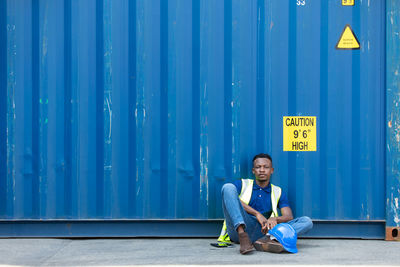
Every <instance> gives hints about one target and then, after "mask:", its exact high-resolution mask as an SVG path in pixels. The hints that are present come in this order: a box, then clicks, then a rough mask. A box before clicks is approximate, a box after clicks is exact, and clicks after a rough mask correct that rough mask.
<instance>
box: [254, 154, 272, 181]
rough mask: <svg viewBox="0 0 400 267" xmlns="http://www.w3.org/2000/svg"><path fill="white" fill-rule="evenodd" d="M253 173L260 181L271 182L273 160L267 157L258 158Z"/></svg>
mask: <svg viewBox="0 0 400 267" xmlns="http://www.w3.org/2000/svg"><path fill="white" fill-rule="evenodd" d="M253 173H254V175H255V176H256V180H257V181H259V182H269V179H270V177H271V174H273V173H274V168H272V162H271V161H270V160H269V159H266V158H258V159H256V160H255V161H254V163H253Z"/></svg>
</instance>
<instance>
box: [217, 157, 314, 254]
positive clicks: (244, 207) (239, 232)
mask: <svg viewBox="0 0 400 267" xmlns="http://www.w3.org/2000/svg"><path fill="white" fill-rule="evenodd" d="M273 173H274V168H273V167H272V158H271V156H270V155H268V154H258V155H256V156H255V157H254V158H253V174H254V176H255V177H256V179H255V180H253V179H241V180H238V181H236V182H235V183H233V184H232V183H227V184H225V185H224V186H223V187H222V206H223V211H224V216H225V222H224V226H223V229H222V231H221V235H220V237H219V238H218V241H220V242H225V241H229V240H232V241H234V242H239V243H240V253H242V254H247V253H249V252H251V251H253V250H254V246H253V243H254V242H255V241H257V240H259V241H258V242H276V241H274V240H269V235H268V230H270V229H272V228H274V227H275V226H276V225H277V224H279V223H286V222H287V223H288V224H290V225H291V226H292V227H293V228H294V230H295V231H296V233H297V235H302V234H304V233H306V232H307V231H309V230H310V229H311V228H312V226H313V223H312V221H311V219H310V218H308V217H299V218H296V219H293V214H292V210H291V208H290V207H289V201H288V198H287V196H286V194H285V193H284V192H283V191H282V190H281V188H280V187H278V186H275V185H272V184H271V183H270V179H271V175H272V174H273ZM254 181H255V183H254ZM278 209H280V211H281V216H279V214H278ZM271 239H273V238H271ZM276 245H280V244H279V243H277V242H276ZM269 247H274V246H269ZM256 248H257V249H259V248H260V246H256ZM266 248H268V246H266ZM262 250H264V251H268V249H262ZM282 250H283V247H282ZM270 251H271V252H279V251H277V250H276V246H275V249H274V250H273V251H272V250H270Z"/></svg>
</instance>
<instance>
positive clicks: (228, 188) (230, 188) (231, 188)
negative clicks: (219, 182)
mask: <svg viewBox="0 0 400 267" xmlns="http://www.w3.org/2000/svg"><path fill="white" fill-rule="evenodd" d="M221 193H222V195H224V194H226V193H237V189H236V186H235V185H234V184H231V183H227V184H224V185H223V186H222V189H221Z"/></svg>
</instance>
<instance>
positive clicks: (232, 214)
mask: <svg viewBox="0 0 400 267" xmlns="http://www.w3.org/2000/svg"><path fill="white" fill-rule="evenodd" d="M222 208H223V210H224V215H225V221H226V227H227V230H228V234H229V237H230V239H231V240H232V241H234V242H238V241H239V237H238V233H237V228H238V227H239V225H241V224H243V225H244V227H245V231H246V232H247V234H248V235H249V237H250V240H251V242H254V241H256V240H257V239H260V238H261V237H263V236H264V234H263V233H262V232H261V225H260V223H259V222H258V220H257V218H256V217H255V216H253V215H251V214H248V213H247V212H246V211H245V210H244V208H243V206H242V204H241V203H240V200H239V197H238V192H237V189H236V186H235V185H233V184H229V183H228V184H225V185H224V186H223V187H222ZM288 224H290V225H291V226H292V227H293V228H294V229H295V230H296V233H297V235H298V236H299V235H302V234H305V233H306V232H308V231H309V230H310V229H311V228H312V227H313V223H312V221H311V219H310V218H308V217H306V216H304V217H299V218H296V219H293V220H291V221H289V222H288Z"/></svg>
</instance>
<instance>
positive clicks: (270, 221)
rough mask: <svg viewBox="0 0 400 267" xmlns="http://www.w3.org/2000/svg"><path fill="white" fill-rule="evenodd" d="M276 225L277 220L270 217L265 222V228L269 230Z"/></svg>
mask: <svg viewBox="0 0 400 267" xmlns="http://www.w3.org/2000/svg"><path fill="white" fill-rule="evenodd" d="M277 224H278V220H277V219H276V218H275V217H271V218H269V219H268V220H267V228H268V230H271V229H272V228H274V227H275V226H276V225H277Z"/></svg>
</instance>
